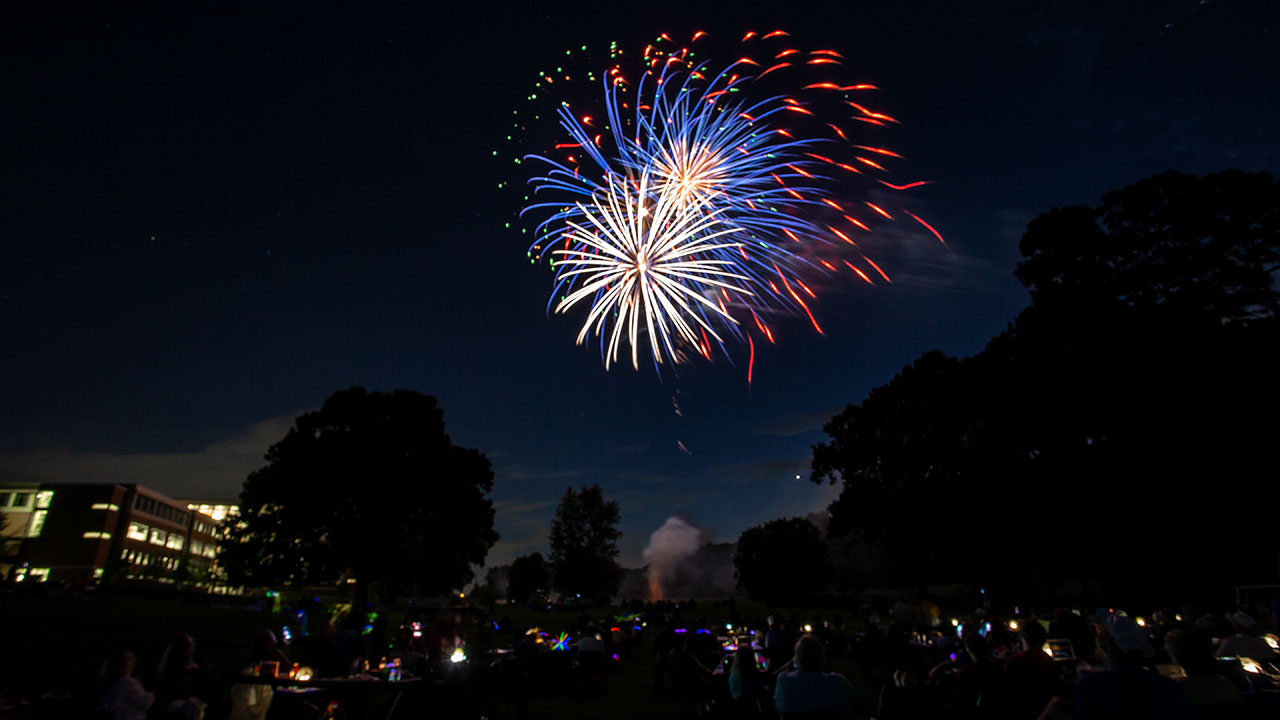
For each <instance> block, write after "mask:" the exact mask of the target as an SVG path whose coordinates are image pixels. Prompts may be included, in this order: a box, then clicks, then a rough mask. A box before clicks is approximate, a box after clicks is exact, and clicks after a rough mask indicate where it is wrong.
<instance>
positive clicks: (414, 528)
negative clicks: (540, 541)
mask: <svg viewBox="0 0 1280 720" xmlns="http://www.w3.org/2000/svg"><path fill="white" fill-rule="evenodd" d="M266 460H267V465H266V466H265V467H263V468H262V469H260V470H257V471H255V472H254V473H252V474H251V475H249V477H248V479H247V480H245V483H244V489H243V491H242V492H241V495H240V511H241V515H240V518H239V520H240V522H239V523H238V524H233V525H231V526H230V527H229V530H228V537H227V541H226V542H224V543H223V544H222V554H221V555H220V557H221V559H222V561H223V562H224V563H225V565H226V567H227V570H228V573H229V576H230V578H231V579H232V581H233V582H238V583H245V584H250V585H259V586H261V585H277V584H284V585H305V584H331V583H336V582H339V581H340V580H341V579H343V578H348V577H349V578H352V579H354V581H355V588H354V589H355V597H356V601H357V603H361V604H363V603H364V602H366V601H367V598H368V589H369V585H370V584H371V583H376V584H377V586H378V588H379V589H380V590H381V591H382V593H383V595H384V596H386V597H395V596H398V595H400V594H402V593H411V594H413V595H433V594H442V593H446V592H450V591H452V590H454V589H455V588H459V587H462V586H463V585H464V584H465V583H466V582H467V581H468V580H469V579H470V578H471V575H472V570H471V566H472V565H473V564H474V565H479V564H482V563H483V562H484V557H485V554H486V553H487V552H488V550H489V548H490V547H491V546H492V545H493V543H494V542H496V541H497V539H498V535H497V533H495V532H494V531H493V516H494V511H493V504H492V503H491V502H490V500H489V499H488V498H487V497H486V493H488V492H489V491H490V490H491V489H492V486H493V473H492V471H491V470H490V467H489V461H488V460H487V459H485V457H484V455H482V454H481V453H480V452H478V451H476V450H472V449H467V448H461V447H458V446H456V445H454V444H453V443H452V442H450V440H449V436H448V435H446V434H445V427H444V413H443V411H442V410H441V409H440V407H439V406H438V405H437V404H436V400H435V398H432V397H430V396H427V395H422V394H419V393H416V392H411V391H407V390H396V391H394V392H392V393H381V392H374V393H368V392H366V391H365V390H364V389H363V388H358V387H357V388H351V389H350V390H344V391H340V392H337V393H334V395H333V396H332V397H330V398H329V399H328V400H327V401H325V404H324V407H322V408H321V409H320V410H319V411H316V412H309V413H306V414H304V415H301V416H300V417H298V418H297V420H296V421H295V423H294V427H293V428H292V429H290V430H289V432H288V434H287V435H286V436H285V437H284V439H283V440H281V441H280V442H278V443H276V444H275V445H273V446H272V447H271V449H270V450H269V451H268V452H267V455H266Z"/></svg>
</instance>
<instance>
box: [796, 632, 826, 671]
mask: <svg viewBox="0 0 1280 720" xmlns="http://www.w3.org/2000/svg"><path fill="white" fill-rule="evenodd" d="M826 661H827V651H826V648H824V647H823V646H822V641H821V640H819V639H818V638H817V637H815V636H813V635H801V636H800V639H799V640H797V641H796V669H797V670H799V671H800V672H821V670H822V666H823V665H824V664H825V663H826Z"/></svg>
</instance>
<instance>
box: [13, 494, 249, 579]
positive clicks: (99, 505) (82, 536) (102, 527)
mask: <svg viewBox="0 0 1280 720" xmlns="http://www.w3.org/2000/svg"><path fill="white" fill-rule="evenodd" d="M0 502H2V503H3V504H2V505H0V510H3V512H4V518H5V524H4V528H3V531H2V533H3V542H4V545H3V556H0V572H3V573H4V576H5V577H6V578H9V579H12V580H14V581H17V582H45V581H49V580H56V581H64V582H71V583H75V582H86V583H87V582H92V581H94V580H98V579H108V580H112V581H140V582H142V581H150V582H155V583H160V584H176V583H190V584H195V585H202V586H213V585H216V584H217V578H218V572H217V543H218V540H217V535H218V527H219V525H220V524H221V522H222V521H223V520H225V519H226V518H227V517H234V515H235V514H236V511H237V508H236V507H235V506H234V505H233V504H231V503H228V502H226V501H221V502H215V501H207V500H206V501H200V502H199V503H196V502H184V501H178V500H174V499H172V498H169V497H166V496H165V495H163V494H161V493H159V492H156V491H155V490H152V489H150V488H147V487H144V486H141V485H133V484H129V485H122V484H88V483H84V484H77V483H56V484H42V485H13V486H0ZM201 508H206V509H207V510H205V511H202V510H201ZM215 508H216V509H217V512H216V514H217V515H219V517H218V518H217V519H215V518H214V515H215Z"/></svg>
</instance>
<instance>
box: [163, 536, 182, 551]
mask: <svg viewBox="0 0 1280 720" xmlns="http://www.w3.org/2000/svg"><path fill="white" fill-rule="evenodd" d="M164 546H165V547H167V548H171V549H173V550H181V549H182V536H181V535H179V534H177V533H169V539H168V541H167V542H165V544H164Z"/></svg>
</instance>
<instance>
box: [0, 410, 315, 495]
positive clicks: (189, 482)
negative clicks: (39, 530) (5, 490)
mask: <svg viewBox="0 0 1280 720" xmlns="http://www.w3.org/2000/svg"><path fill="white" fill-rule="evenodd" d="M293 421H294V416H293V415H288V416H280V417H274V418H270V419H267V420H263V421H262V422H259V423H257V424H255V425H253V426H252V427H250V428H249V429H248V430H247V431H245V432H244V433H242V434H240V435H237V436H235V437H233V438H230V439H228V440H223V441H221V442H217V443H214V444H212V445H210V446H208V447H206V448H204V449H203V450H197V451H195V452H190V453H127V454H115V453H103V452H74V451H69V450H27V451H22V452H14V453H5V454H0V478H3V479H4V480H6V481H10V482H34V483H59V482H88V483H137V484H139V485H145V486H147V487H150V488H154V489H155V490H158V491H160V492H162V493H164V494H165V495H168V496H170V497H174V498H180V499H181V498H226V499H232V498H235V497H238V496H239V494H240V488H241V486H242V485H243V483H244V480H245V478H246V477H248V476H249V473H251V472H253V471H254V470H257V469H259V468H261V467H262V466H263V465H265V464H266V460H264V459H263V456H264V455H265V454H266V452H267V449H268V448H270V447H271V446H272V445H273V444H275V443H277V442H279V441H280V440H281V439H283V438H284V436H285V434H286V433H288V431H289V428H291V427H293Z"/></svg>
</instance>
